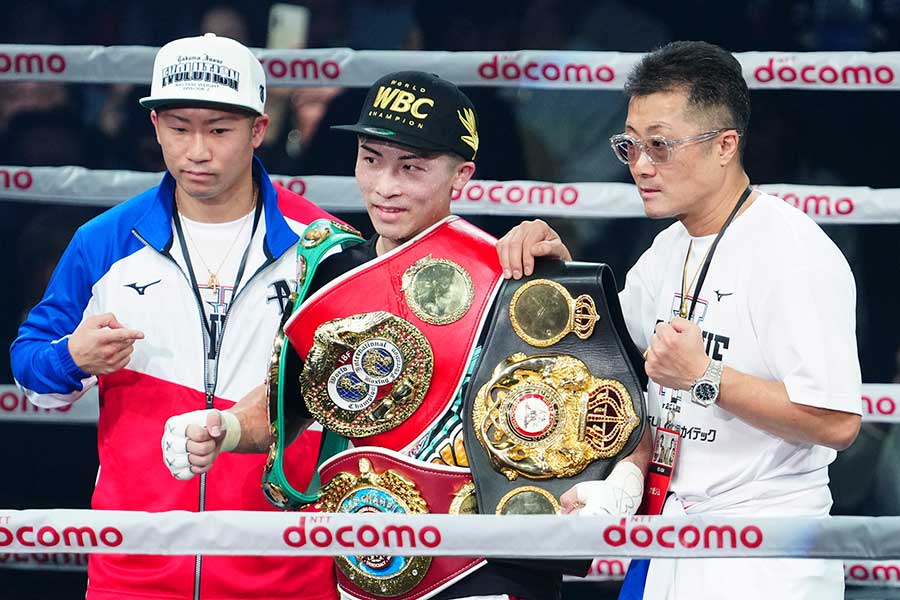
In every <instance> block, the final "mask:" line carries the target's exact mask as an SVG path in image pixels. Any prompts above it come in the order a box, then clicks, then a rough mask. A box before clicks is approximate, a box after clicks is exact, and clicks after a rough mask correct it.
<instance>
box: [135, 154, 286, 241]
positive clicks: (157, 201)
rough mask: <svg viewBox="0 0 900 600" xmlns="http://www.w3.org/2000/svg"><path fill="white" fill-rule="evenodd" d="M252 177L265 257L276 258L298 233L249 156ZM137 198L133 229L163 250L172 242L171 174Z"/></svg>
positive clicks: (263, 173)
mask: <svg viewBox="0 0 900 600" xmlns="http://www.w3.org/2000/svg"><path fill="white" fill-rule="evenodd" d="M253 177H254V179H256V181H258V182H259V192H260V196H261V199H262V203H263V214H264V215H265V219H266V236H265V239H264V240H263V249H264V251H265V253H266V256H267V257H268V258H277V257H279V256H281V255H282V254H283V253H284V252H286V251H287V250H289V249H290V248H292V247H293V246H294V245H295V244H296V243H297V241H298V240H299V236H298V235H297V234H296V233H294V230H293V229H291V227H290V225H288V224H287V221H285V219H284V215H282V214H281V210H279V208H278V192H277V190H276V189H275V186H274V185H273V184H272V180H271V179H269V174H268V173H267V172H266V169H265V167H263V164H262V162H261V161H260V160H259V159H258V158H257V157H255V156H254V157H253ZM140 198H141V201H143V202H146V204H147V210H146V212H145V213H144V216H143V217H141V218H140V219H139V220H138V221H137V223H135V227H134V229H135V231H136V232H137V233H138V235H140V236H141V238H143V239H144V240H145V241H146V242H147V243H148V244H150V245H151V246H153V248H155V249H156V250H158V251H159V252H165V251H167V250H168V249H169V248H170V247H171V246H172V238H173V232H172V211H173V210H174V207H175V201H174V198H175V178H174V177H172V175H171V173H169V172H166V174H165V175H164V176H163V179H162V182H160V184H159V185H158V186H156V187H155V188H151V189H149V190H147V191H146V192H144V193H143V194H141V196H140Z"/></svg>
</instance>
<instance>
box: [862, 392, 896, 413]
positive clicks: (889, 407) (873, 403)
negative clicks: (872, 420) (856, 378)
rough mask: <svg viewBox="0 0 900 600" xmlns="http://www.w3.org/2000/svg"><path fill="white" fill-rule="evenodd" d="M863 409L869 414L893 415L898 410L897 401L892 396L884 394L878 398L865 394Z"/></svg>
mask: <svg viewBox="0 0 900 600" xmlns="http://www.w3.org/2000/svg"><path fill="white" fill-rule="evenodd" d="M862 401H863V409H864V410H865V414H868V415H893V414H894V413H896V412H897V402H896V401H895V400H894V399H893V398H891V397H890V396H882V397H881V398H878V399H873V398H870V397H869V396H863V397H862Z"/></svg>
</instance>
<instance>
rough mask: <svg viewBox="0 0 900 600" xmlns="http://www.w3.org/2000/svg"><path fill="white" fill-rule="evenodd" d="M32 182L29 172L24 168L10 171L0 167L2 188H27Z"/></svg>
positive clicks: (0, 184)
mask: <svg viewBox="0 0 900 600" xmlns="http://www.w3.org/2000/svg"><path fill="white" fill-rule="evenodd" d="M33 183H34V178H33V177H32V176H31V173H30V172H28V171H26V170H25V169H19V170H18V171H14V172H13V171H10V170H9V169H0V186H2V187H3V188H4V189H7V190H8V189H10V188H16V189H18V190H27V189H28V188H30V187H31V184H33Z"/></svg>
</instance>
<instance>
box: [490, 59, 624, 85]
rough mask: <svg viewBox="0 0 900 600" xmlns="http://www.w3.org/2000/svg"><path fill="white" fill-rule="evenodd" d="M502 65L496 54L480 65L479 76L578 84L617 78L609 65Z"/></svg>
mask: <svg viewBox="0 0 900 600" xmlns="http://www.w3.org/2000/svg"><path fill="white" fill-rule="evenodd" d="M504 61H506V62H504V63H503V64H502V65H501V64H500V57H499V56H497V55H496V54H495V55H494V56H493V58H491V60H489V61H487V62H483V63H481V64H480V65H478V74H479V75H480V76H481V77H482V78H483V79H487V80H494V79H505V80H507V81H518V80H521V79H529V80H531V81H560V80H562V81H570V82H571V81H574V82H576V83H593V82H595V81H600V82H602V83H609V82H611V81H613V80H614V79H615V78H616V72H615V71H614V70H613V68H612V67H610V66H609V65H600V66H598V67H592V66H590V65H585V64H572V63H568V64H561V65H558V64H556V63H552V62H548V63H537V62H527V63H525V64H524V65H520V64H519V63H518V62H515V59H514V58H512V59H506V58H504Z"/></svg>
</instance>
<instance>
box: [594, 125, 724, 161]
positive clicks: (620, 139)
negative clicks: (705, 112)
mask: <svg viewBox="0 0 900 600" xmlns="http://www.w3.org/2000/svg"><path fill="white" fill-rule="evenodd" d="M730 130H735V131H737V132H738V135H741V132H740V131H739V130H738V129H737V128H736V127H722V128H721V129H716V130H714V131H707V132H705V133H699V134H697V135H692V136H690V137H685V138H681V139H679V140H670V139H669V138H666V137H663V136H661V135H651V136H650V137H647V138H644V139H638V138H636V137H634V136H631V135H628V134H627V133H619V134H617V135H614V136H612V137H611V138H609V145H610V147H611V148H612V150H613V152H614V153H615V154H616V158H618V159H619V160H620V161H622V163H623V164H626V165H633V164H634V163H636V162H637V161H638V159H639V158H640V157H641V152H643V153H645V154H646V155H647V158H648V159H649V160H650V162H651V163H653V164H654V165H659V164H663V163H667V162H669V161H670V160H672V155H673V154H674V153H675V149H676V148H678V147H679V146H685V145H688V144H699V143H700V142H708V141H709V140H711V139H713V138H715V137H716V136H718V135H719V134H720V133H722V132H725V131H730Z"/></svg>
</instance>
